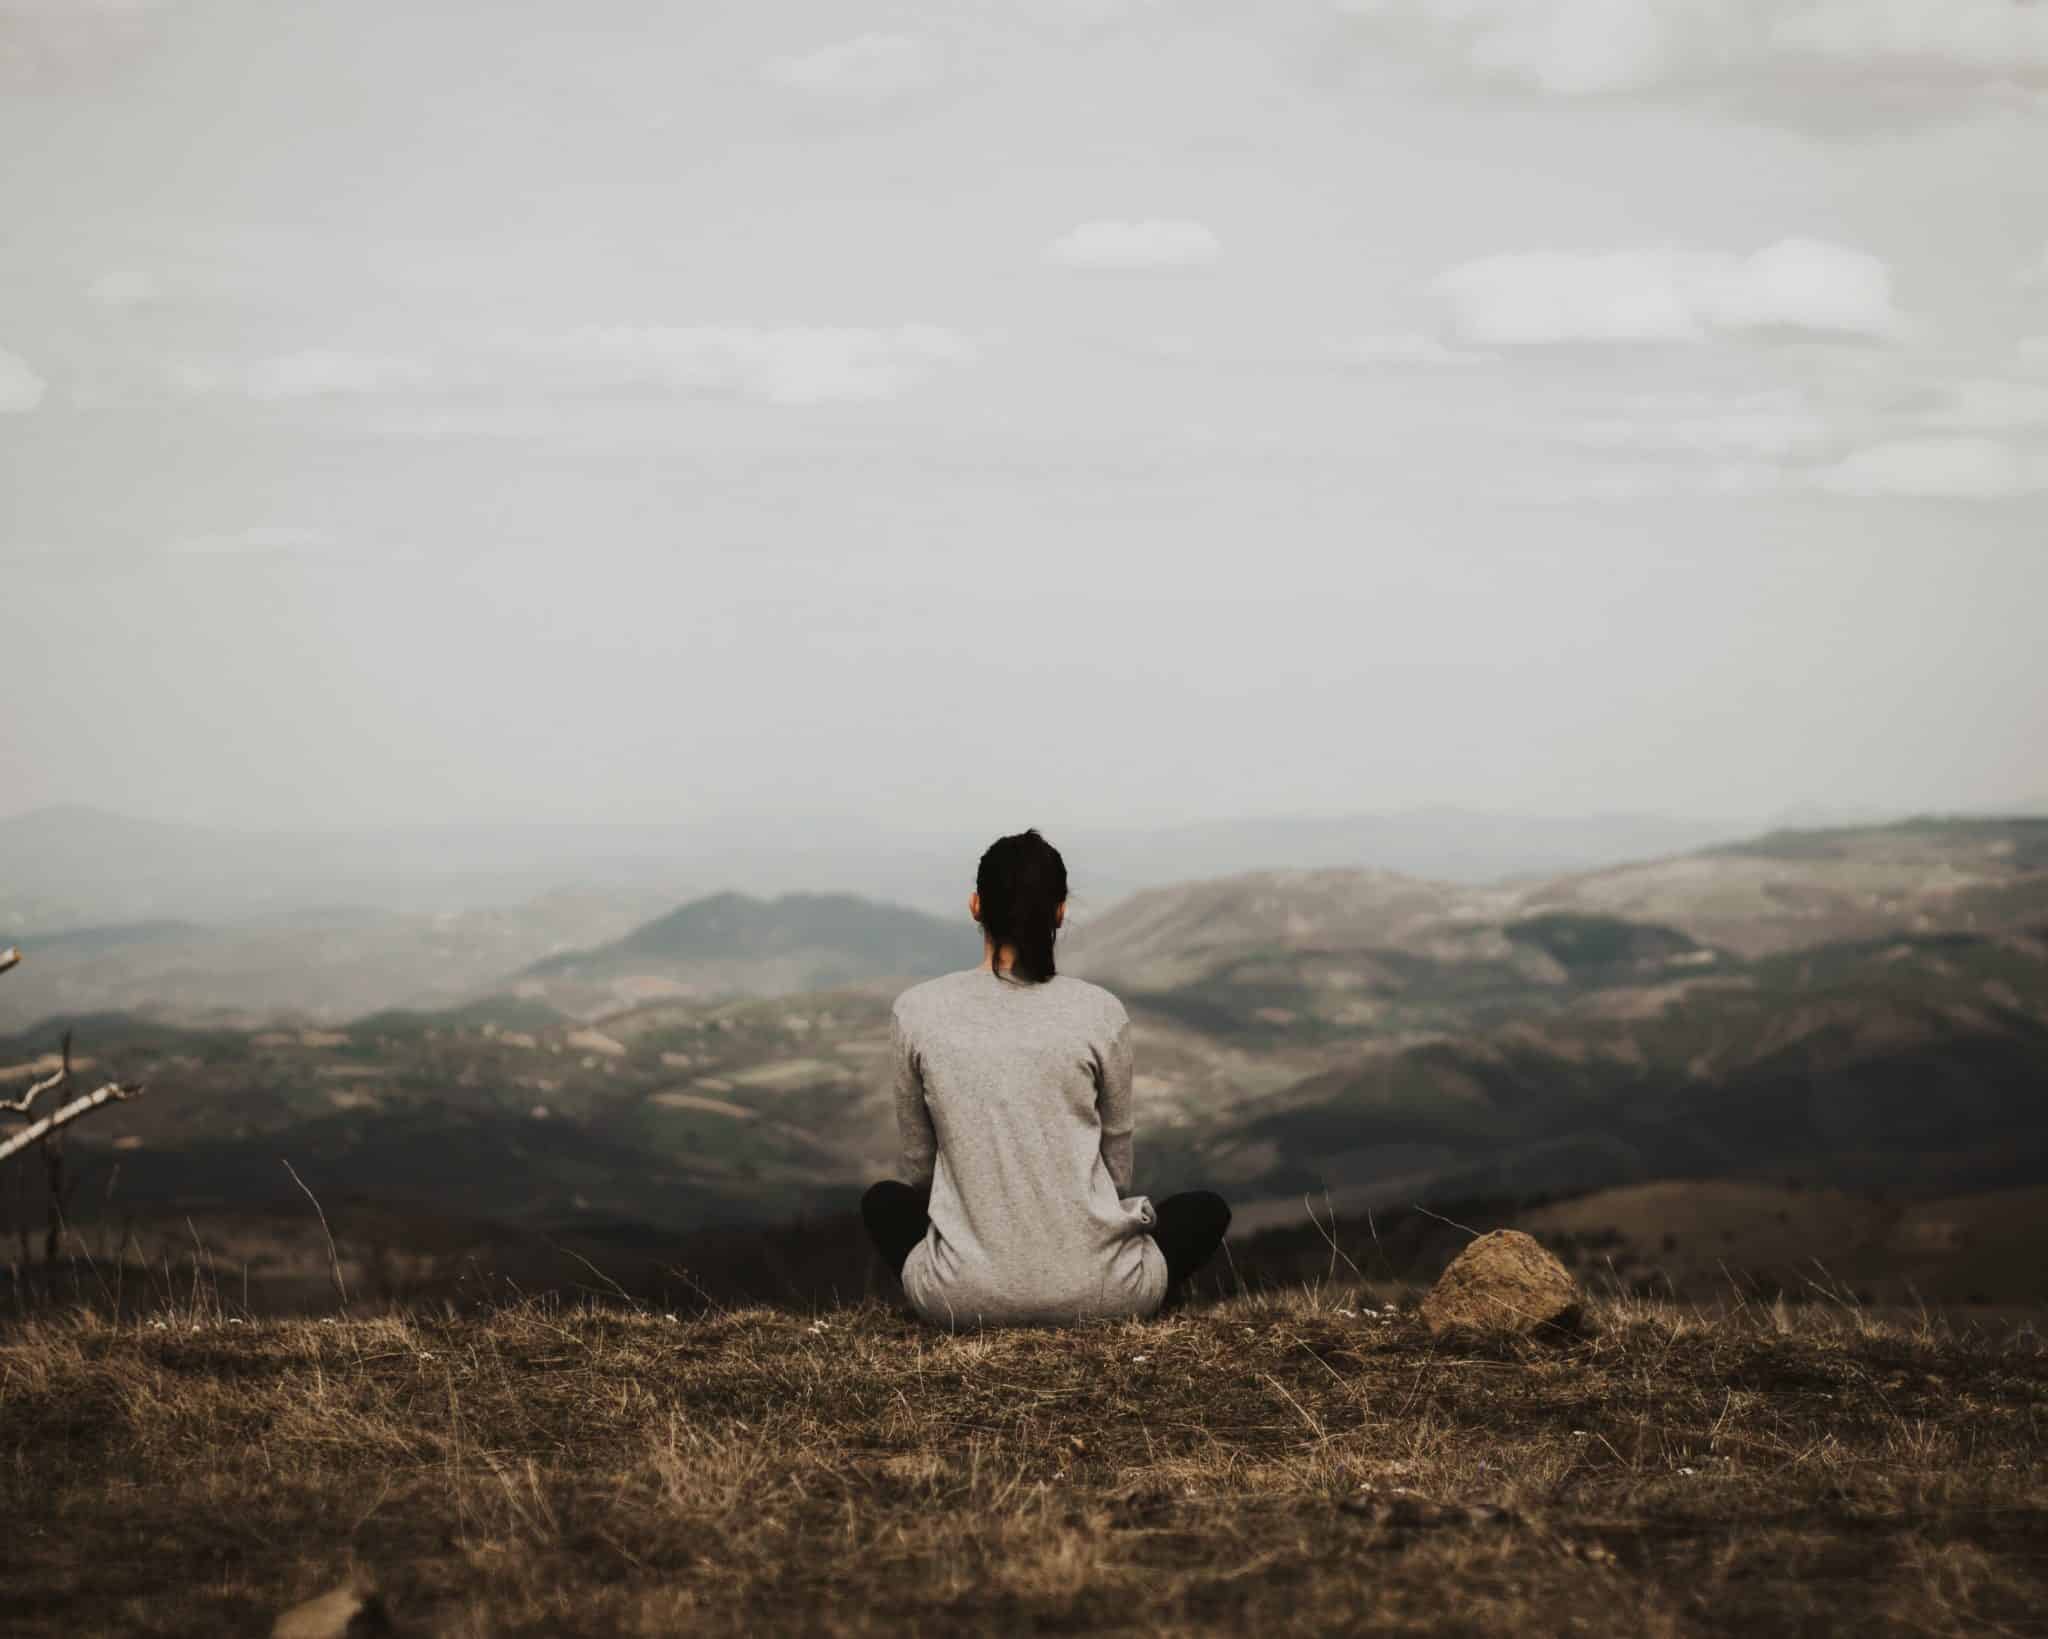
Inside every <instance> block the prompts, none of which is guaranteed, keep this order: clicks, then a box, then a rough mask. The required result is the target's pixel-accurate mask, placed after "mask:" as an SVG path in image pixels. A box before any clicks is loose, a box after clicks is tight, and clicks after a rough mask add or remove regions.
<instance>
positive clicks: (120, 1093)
mask: <svg viewBox="0 0 2048 1639" xmlns="http://www.w3.org/2000/svg"><path fill="white" fill-rule="evenodd" d="M142 1090H143V1089H142V1088H141V1087H139V1086H137V1087H123V1086H122V1085H121V1084H120V1083H119V1082H116V1081H110V1082H108V1083H107V1084H106V1086H104V1087H99V1088H95V1089H94V1090H93V1091H92V1092H89V1093H87V1094H85V1095H84V1096H83V1097H82V1098H75V1099H73V1100H72V1101H71V1102H70V1103H69V1104H67V1105H65V1106H64V1107H63V1108H62V1109H61V1110H55V1111H52V1112H51V1113H50V1114H49V1115H46V1116H44V1117H43V1119H42V1120H40V1121H31V1122H30V1123H29V1124H28V1125H27V1126H26V1127H24V1128H22V1129H21V1131H20V1132H18V1133H16V1134H15V1135H14V1136H13V1137H12V1138H9V1139H6V1140H4V1141H0V1161H5V1160H6V1159H7V1158H8V1157H9V1156H10V1155H13V1154H14V1153H16V1152H17V1151H19V1150H25V1149H27V1148H28V1146H29V1145H31V1144H33V1143H34V1142H35V1141H36V1140H37V1139H39V1138H41V1137H43V1136H44V1135H45V1134H47V1133H51V1132H54V1131H56V1129H57V1128H59V1127H61V1126H63V1125H64V1124H65V1123H66V1122H67V1121H76V1120H77V1119H78V1118H79V1117H80V1116H82V1115H84V1114H85V1113H86V1112H87V1111H89V1110H97V1109H98V1108H99V1107H100V1106H101V1105H102V1104H105V1103H106V1102H107V1101H108V1100H110V1099H122V1098H134V1097H135V1096H136V1095H137V1094H139V1093H141V1092H142Z"/></svg>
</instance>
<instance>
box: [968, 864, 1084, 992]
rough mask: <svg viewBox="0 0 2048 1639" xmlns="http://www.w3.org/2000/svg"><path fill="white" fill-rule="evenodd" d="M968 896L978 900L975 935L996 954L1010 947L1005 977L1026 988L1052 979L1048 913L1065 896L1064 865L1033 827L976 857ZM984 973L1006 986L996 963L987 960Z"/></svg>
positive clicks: (1050, 926)
mask: <svg viewBox="0 0 2048 1639" xmlns="http://www.w3.org/2000/svg"><path fill="white" fill-rule="evenodd" d="M974 891H975V892H976V893H977V894H979V895H980V896H981V931H982V932H983V933H985V934H987V935H988V937H989V938H991V939H993V940H994V941H995V944H996V949H997V951H998V952H1000V951H1001V949H1002V947H1003V946H1005V945H1013V946H1015V947H1016V951H1017V955H1016V960H1015V962H1014V963H1013V965H1012V966H1011V969H1010V975H1014V976H1015V978H1016V979H1017V980H1020V981H1024V982H1028V983H1031V984H1041V985H1042V984H1044V983H1045V982H1046V981H1047V980H1048V979H1051V978H1052V977H1053V976H1054V973H1055V971H1056V970H1055V969H1054V967H1053V965H1052V935H1053V922H1054V913H1055V912H1056V911H1057V910H1058V909H1059V906H1060V902H1061V901H1062V900H1064V899H1065V898H1066V897H1067V863H1066V861H1065V860H1063V859H1061V858H1060V851H1059V849H1057V848H1055V847H1054V846H1053V845H1052V844H1051V843H1049V842H1047V841H1046V840H1045V838H1044V837H1042V836H1040V835H1039V834H1038V828H1037V827H1036V826H1033V827H1032V828H1031V829H1030V830H1028V831H1019V832H1018V833H1017V834H1016V835H1015V836H1008V837H998V838H997V839H996V840H995V841H994V842H992V843H990V844H989V847H988V851H987V852H986V853H984V854H983V855H982V856H981V865H980V868H979V869H977V870H976V871H975V873H974ZM988 965H989V971H990V972H991V973H993V974H994V975H995V976H996V977H997V978H998V979H1000V980H1003V982H1004V983H1009V982H1010V976H1008V975H1005V974H1004V972H1003V969H1002V966H1001V964H1000V963H999V962H998V961H997V960H996V959H995V958H993V957H992V958H991V959H990V961H989V964H988Z"/></svg>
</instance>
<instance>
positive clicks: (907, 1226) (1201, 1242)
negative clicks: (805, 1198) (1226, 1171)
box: [860, 1178, 1230, 1302]
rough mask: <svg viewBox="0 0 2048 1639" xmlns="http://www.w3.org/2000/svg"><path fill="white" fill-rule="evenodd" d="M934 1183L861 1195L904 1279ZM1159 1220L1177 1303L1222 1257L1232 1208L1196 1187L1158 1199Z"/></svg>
mask: <svg viewBox="0 0 2048 1639" xmlns="http://www.w3.org/2000/svg"><path fill="white" fill-rule="evenodd" d="M930 1201H931V1186H930V1185H926V1186H925V1187H924V1188H923V1189H912V1188H911V1187H910V1186H909V1185H908V1184H904V1183H899V1182H897V1180H895V1179H894V1178H884V1179H883V1180H882V1181H881V1182H880V1183H879V1184H873V1185H870V1186H869V1188H868V1192H867V1193H866V1194H865V1195H863V1196H862V1197H861V1198H860V1215H861V1219H862V1221H863V1222H864V1223H866V1225H867V1226H868V1238H869V1239H870V1240H872V1241H873V1242H874V1243H875V1250H876V1251H878V1252H880V1253H881V1254H882V1256H883V1257H884V1258H886V1259H888V1261H889V1268H890V1269H891V1270H892V1271H894V1272H895V1273H896V1275H897V1276H898V1277H901V1275H902V1273H903V1260H904V1259H905V1258H907V1257H909V1256H910V1251H911V1248H912V1247H914V1246H916V1245H917V1243H918V1242H919V1241H921V1240H923V1239H924V1237H925V1231H926V1230H927V1229H929V1228H930V1227H931V1219H930V1218H929V1217H928V1216H927V1215H926V1207H927V1205H928V1204H929V1203H930ZM1152 1206H1153V1210H1154V1211H1155V1212H1156V1213H1158V1215H1159V1221H1158V1223H1156V1224H1154V1225H1153V1226H1152V1231H1151V1233H1152V1238H1153V1239H1154V1240H1155V1241H1157V1242H1158V1243H1159V1250H1160V1251H1162V1252H1164V1253H1165V1254H1166V1297H1167V1301H1169V1302H1170V1301H1172V1300H1173V1299H1174V1298H1175V1297H1177V1296H1178V1295H1179V1293H1180V1289H1181V1287H1182V1286H1183V1285H1184V1284H1185V1283H1186V1281H1187V1278H1188V1276H1190V1275H1192V1274H1193V1273H1194V1272H1195V1271H1196V1270H1198V1269H1200V1268H1201V1267H1202V1266H1203V1265H1204V1264H1206V1263H1207V1262H1208V1261H1209V1260H1210V1259H1211V1258H1212V1257H1214V1256H1215V1255H1216V1248H1217V1247H1219V1246H1221V1245H1222V1244H1223V1232H1224V1231H1225V1230H1226V1229H1228V1228H1229V1227H1230V1207H1229V1205H1228V1204H1227V1203H1226V1202H1225V1201H1224V1199H1223V1197H1222V1196H1220V1195H1218V1194H1217V1193H1216V1192H1215V1191H1214V1190H1207V1189H1190V1190H1183V1191H1182V1192H1181V1193H1180V1194H1178V1195H1169V1196H1167V1198H1166V1199H1165V1200H1163V1201H1155V1202H1153V1203H1152Z"/></svg>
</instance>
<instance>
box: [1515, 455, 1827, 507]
mask: <svg viewBox="0 0 2048 1639" xmlns="http://www.w3.org/2000/svg"><path fill="white" fill-rule="evenodd" d="M1785 487H1786V475H1785V469H1784V468H1783V467H1779V466H1774V465H1772V464H1771V463H1769V462H1762V461H1721V462H1716V463H1713V464H1711V465H1707V466H1690V465H1686V466H1679V465H1671V464H1655V463H1645V464H1642V465H1639V466H1629V467H1610V468H1606V469H1593V470H1586V471H1550V472H1543V473H1532V474H1526V475H1524V476H1522V477H1520V478H1510V479H1507V480H1504V481H1502V482H1501V483H1500V484H1499V485H1498V493H1499V494H1500V495H1501V496H1502V497H1503V498H1504V499H1507V500H1510V501H1518V502H1522V503H1524V504H1527V505H1532V506H1582V505H1586V504H1589V503H1594V504H1599V503H1609V502H1632V501H1669V500H1672V499H1674V498H1691V499H1702V500H1729V499H1745V498H1752V497H1755V496H1759V495H1770V494H1774V493H1777V492H1779V491H1782V490H1783V489H1784V488H1785Z"/></svg>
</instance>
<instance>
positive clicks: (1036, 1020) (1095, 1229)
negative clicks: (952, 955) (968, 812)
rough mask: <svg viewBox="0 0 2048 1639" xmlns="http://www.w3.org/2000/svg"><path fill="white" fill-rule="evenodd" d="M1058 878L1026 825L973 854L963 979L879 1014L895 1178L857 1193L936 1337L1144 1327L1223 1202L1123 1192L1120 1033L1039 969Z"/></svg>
mask: <svg viewBox="0 0 2048 1639" xmlns="http://www.w3.org/2000/svg"><path fill="white" fill-rule="evenodd" d="M1066 900H1067V868H1066V864H1065V862H1064V861H1063V860H1062V859H1061V858H1060V854H1059V850H1058V849H1057V848H1055V847H1053V845H1052V844H1051V843H1049V842H1047V841H1046V840H1045V839H1044V838H1043V837H1041V836H1040V835H1039V834H1038V832H1037V830H1036V829H1032V830H1028V831H1024V832H1021V833H1019V834H1018V835H1015V836H1007V837H1002V838H1000V839H998V840H997V841H996V842H995V843H994V844H993V845H992V846H991V847H990V848H989V850H988V852H986V853H985V854H983V855H982V856H981V865H980V868H979V870H978V871H977V872H976V874H975V891H974V892H973V893H972V894H971V895H969V896H968V900H967V913H968V915H970V916H972V917H973V918H974V919H975V921H976V922H978V923H980V924H981V930H982V944H983V956H982V962H981V966H979V967H975V968H966V969H963V970H962V971H960V972H958V973H948V974H946V975H944V976H943V977H941V978H937V979H927V980H926V981H924V982H923V983H922V984H916V985H912V986H911V987H910V988H909V989H908V990H906V991H904V992H903V994H902V995H900V996H898V997H897V998H896V1002H895V1006H894V1008H893V1010H892V1014H891V1029H890V1037H891V1042H890V1046H891V1053H892V1061H893V1065H894V1075H895V1081H894V1089H895V1098H896V1127H897V1131H898V1133H899V1134H900V1135H901V1137H902V1140H903V1166H904V1170H905V1171H907V1172H908V1173H909V1175H910V1182H909V1183H908V1184H904V1183H898V1182H897V1181H895V1180H894V1179H884V1180H883V1181H882V1182H880V1183H878V1184H876V1185H874V1186H873V1187H872V1188H871V1189H869V1190H868V1192H867V1193H866V1195H864V1196H863V1197H862V1198H861V1216H862V1218H863V1219H864V1220H865V1221H866V1223H867V1228H868V1234H869V1235H870V1236H871V1237H872V1238H873V1240H874V1243H875V1245H876V1247H877V1248H878V1249H879V1250H880V1251H881V1254H882V1256H883V1257H885V1258H887V1259H888V1260H889V1267H890V1268H892V1269H895V1270H898V1271H899V1272H900V1275H901V1279H902V1281H903V1291H904V1296H905V1297H907V1298H908V1299H909V1300H910V1306H911V1309H912V1311H913V1312H915V1313H916V1314H917V1315H919V1316H920V1317H921V1318H923V1319H924V1320H927V1321H929V1322H931V1323H932V1324H933V1325H937V1326H943V1327H945V1328H947V1329H948V1330H951V1331H959V1330H962V1329H965V1328H968V1327H973V1326H982V1325H1061V1324H1065V1323H1068V1322H1074V1321H1081V1320H1087V1319H1092V1318H1116V1317H1125V1316H1136V1317H1140V1318H1143V1317H1148V1316H1151V1315H1154V1314H1157V1313H1158V1312H1159V1311H1160V1309H1161V1308H1162V1306H1164V1305H1166V1304H1168V1303H1170V1302H1173V1301H1174V1300H1177V1299H1178V1297H1179V1295H1180V1293H1181V1291H1182V1289H1183V1287H1184V1283H1185V1282H1186V1280H1187V1277H1188V1276H1189V1275H1191V1274H1193V1273H1194V1272H1195V1271H1196V1270H1197V1269H1200V1268H1201V1267H1202V1266H1203V1265H1204V1264H1205V1263H1207V1262H1208V1261H1209V1259H1210V1257H1211V1256H1212V1255H1213V1254H1214V1253H1215V1251H1216V1248H1217V1247H1218V1246H1219V1245H1221V1244H1222V1241H1223V1232H1224V1230H1225V1229H1226V1228H1228V1227H1229V1224H1230V1208H1229V1207H1228V1206H1227V1205H1225V1204H1224V1201H1223V1198H1222V1197H1221V1196H1220V1195H1216V1194H1213V1193H1211V1192H1210V1191H1208V1190H1190V1191H1188V1192H1187V1193H1185V1194H1181V1195H1172V1196H1168V1197H1167V1198H1166V1199H1165V1200H1163V1201H1161V1202H1160V1203H1159V1204H1158V1205H1157V1207H1156V1208H1155V1207H1154V1205H1153V1203H1152V1201H1151V1200H1150V1199H1149V1198H1148V1197H1146V1196H1143V1195H1132V1194H1129V1193H1127V1192H1128V1191H1129V1189H1130V1187H1131V1133H1132V1119H1131V1036H1130V1030H1131V1020H1130V1015H1129V1014H1128V1013H1126V1012H1125V1011H1124V1005H1123V1003H1122V1002H1120V1001H1118V1000H1117V998H1116V997H1115V996H1113V995H1111V994H1110V992H1109V991H1107V990H1105V989H1103V988H1102V986H1100V985H1095V984H1090V983H1089V982H1088V981H1087V980H1086V979H1076V978H1073V977H1071V976H1069V975H1066V974H1061V973H1056V972H1055V971H1054V969H1053V960H1052V944H1053V935H1054V933H1055V931H1056V930H1057V929H1058V927H1059V925H1060V923H1061V922H1063V921H1064V920H1065V919H1066V910H1067V905H1066Z"/></svg>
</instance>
